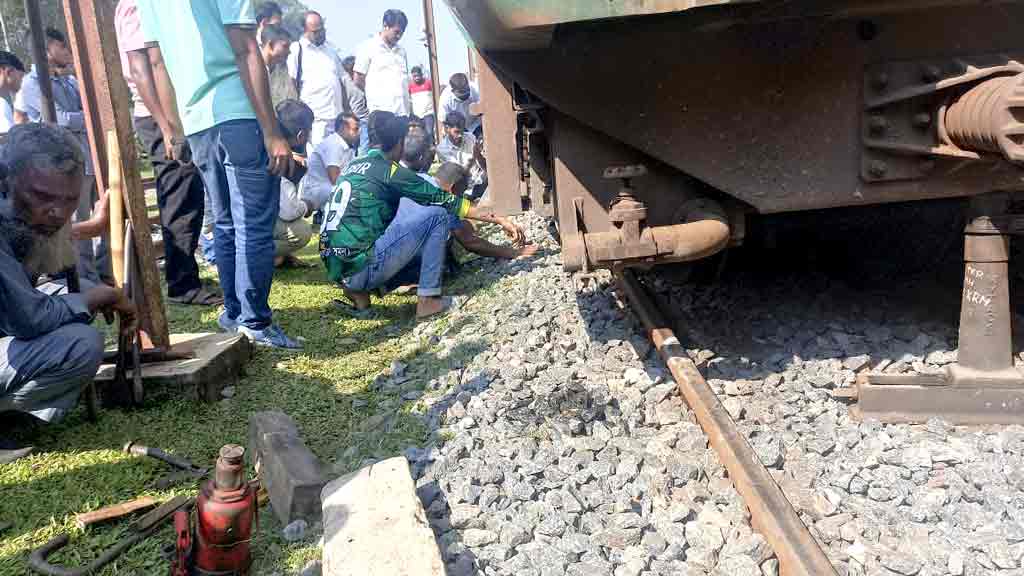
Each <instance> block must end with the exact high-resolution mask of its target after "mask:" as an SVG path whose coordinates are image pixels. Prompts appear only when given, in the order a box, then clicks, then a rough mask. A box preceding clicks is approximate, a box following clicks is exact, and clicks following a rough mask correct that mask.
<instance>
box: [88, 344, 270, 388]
mask: <svg viewBox="0 0 1024 576" xmlns="http://www.w3.org/2000/svg"><path fill="white" fill-rule="evenodd" d="M171 344H172V346H171V348H170V350H171V351H172V352H174V353H175V354H182V355H184V356H186V357H187V359H184V360H172V361H169V362H157V363H153V364H144V365H143V366H142V381H143V385H144V386H145V388H146V390H147V392H146V395H147V396H148V395H149V390H151V389H154V388H166V389H169V390H170V391H171V393H172V394H174V395H177V396H181V395H183V394H184V395H187V396H194V397H195V398H197V399H199V400H203V401H206V402H216V401H217V400H220V391H221V390H222V389H223V388H225V387H227V386H234V385H235V384H236V383H237V381H238V376H239V373H240V372H241V371H242V370H243V368H244V367H245V365H246V364H247V363H248V362H249V358H250V357H251V356H252V347H251V345H250V344H249V340H248V339H246V337H245V336H243V335H241V334H173V335H172V336H171ZM113 379H114V365H113V364H104V365H102V366H100V369H99V371H98V372H97V373H96V383H97V384H98V385H99V386H100V389H101V390H102V388H103V386H104V385H106V384H107V383H109V382H110V381H112V380H113ZM193 391H194V394H193Z"/></svg>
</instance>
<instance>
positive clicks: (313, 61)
mask: <svg viewBox="0 0 1024 576" xmlns="http://www.w3.org/2000/svg"><path fill="white" fill-rule="evenodd" d="M344 73H345V70H344V68H343V67H342V65H341V58H340V57H338V50H337V49H336V48H335V47H334V45H333V44H331V43H330V42H328V41H327V30H326V29H325V28H324V19H323V17H322V16H320V14H319V13H317V12H314V11H312V10H310V11H309V12H306V18H305V20H304V24H303V34H302V38H300V39H299V41H298V42H296V43H295V44H293V45H292V48H291V54H289V56H288V74H289V75H290V76H291V77H292V80H293V81H294V82H295V89H296V90H297V91H298V93H299V99H300V100H302V102H303V103H305V104H306V105H307V106H309V107H310V109H311V110H313V117H314V120H313V131H312V132H311V133H310V138H309V144H310V148H311V149H315V148H316V145H317V144H319V143H320V141H321V140H323V139H324V138H326V137H327V136H329V135H330V134H331V131H332V130H333V129H334V121H335V120H336V119H337V118H338V115H339V114H341V113H342V112H348V110H349V102H348V95H347V94H346V93H345V86H344V85H343V84H342V81H341V78H342V74H344Z"/></svg>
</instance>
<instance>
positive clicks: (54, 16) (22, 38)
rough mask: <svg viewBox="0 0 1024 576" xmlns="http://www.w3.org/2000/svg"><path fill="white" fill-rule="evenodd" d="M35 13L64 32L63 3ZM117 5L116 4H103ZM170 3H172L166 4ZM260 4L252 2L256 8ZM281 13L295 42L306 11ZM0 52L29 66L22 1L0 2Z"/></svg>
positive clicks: (289, 3) (297, 5) (287, 5)
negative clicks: (8, 53)
mask: <svg viewBox="0 0 1024 576" xmlns="http://www.w3.org/2000/svg"><path fill="white" fill-rule="evenodd" d="M37 1H38V2H39V13H40V15H41V16H42V17H43V24H44V25H45V26H53V27H54V28H57V29H59V30H62V31H65V32H66V31H67V23H66V22H65V20H64V2H63V0H37ZM104 1H107V2H110V4H112V5H113V4H117V0H104ZM167 1H169V2H173V1H174V0H167ZM261 3H262V2H260V1H258V2H256V4H257V5H259V4H261ZM277 3H278V4H280V5H281V9H282V10H283V11H284V24H285V26H286V27H287V28H288V31H289V32H291V33H292V35H293V36H295V38H298V37H299V35H300V34H302V15H303V13H305V12H306V10H308V9H309V8H307V7H306V4H305V3H303V2H302V1H301V0H277ZM0 50H7V51H10V52H13V53H15V54H17V55H18V57H19V58H21V59H22V61H24V62H25V64H26V65H30V64H31V62H32V48H31V39H30V38H29V29H28V19H27V18H26V17H25V2H24V0H0Z"/></svg>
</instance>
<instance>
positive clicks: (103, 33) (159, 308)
mask: <svg viewBox="0 0 1024 576" xmlns="http://www.w3.org/2000/svg"><path fill="white" fill-rule="evenodd" d="M64 14H65V17H66V19H67V25H68V41H69V42H70V44H71V49H72V51H73V52H74V55H75V70H76V72H77V74H78V79H79V85H80V86H81V89H82V108H83V109H84V111H85V118H86V128H87V130H88V132H89V142H90V145H91V147H92V154H93V165H94V166H95V167H96V180H97V185H98V186H101V187H102V188H101V189H105V188H108V187H109V184H110V171H109V169H108V166H107V161H106V160H107V146H106V134H107V131H108V130H109V131H113V133H114V134H115V135H116V138H117V143H118V147H119V148H120V150H121V151H123V152H124V153H123V154H121V155H120V156H121V161H120V166H121V170H120V175H121V178H122V182H121V184H122V190H123V195H124V201H125V205H126V208H127V214H128V218H129V219H130V220H131V222H132V229H133V232H134V235H133V239H134V241H135V251H136V254H137V257H138V259H139V269H140V270H142V274H141V276H142V277H141V278H138V279H136V281H138V282H141V283H142V288H143V293H144V295H145V301H144V302H136V304H137V305H138V306H139V312H140V318H141V321H142V326H143V329H144V330H145V331H146V332H147V333H148V334H149V336H150V338H151V339H152V342H153V345H154V346H158V347H163V348H167V347H169V346H170V335H169V334H168V326H167V313H166V310H165V309H164V301H163V292H162V291H161V289H160V272H159V271H158V270H157V267H156V260H157V254H156V250H155V249H154V246H153V239H152V238H151V237H150V233H149V230H150V229H149V218H148V217H147V215H146V197H145V193H144V192H143V189H142V180H141V179H140V178H139V169H138V157H137V155H136V154H134V153H131V151H134V150H135V136H134V131H133V128H132V119H131V98H130V95H129V92H128V85H127V83H125V80H124V76H123V74H122V72H121V59H120V54H119V53H118V46H117V36H116V35H115V34H114V3H112V2H109V1H106V0H64Z"/></svg>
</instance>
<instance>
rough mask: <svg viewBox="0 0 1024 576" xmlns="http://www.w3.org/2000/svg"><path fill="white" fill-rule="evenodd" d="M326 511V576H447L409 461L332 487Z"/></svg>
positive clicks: (371, 469)
mask: <svg viewBox="0 0 1024 576" xmlns="http://www.w3.org/2000/svg"><path fill="white" fill-rule="evenodd" d="M323 507H324V510H323V516H324V552H323V567H324V572H323V573H324V576H393V575H395V574H402V575H404V576H444V574H445V569H444V562H443V561H442V560H441V551H440V550H439V549H438V547H437V541H436V540H435V539H434V533H433V532H432V531H431V530H430V524H429V523H428V522H427V515H426V513H425V512H424V510H423V505H422V504H420V499H419V498H418V497H417V496H416V485H415V483H414V482H413V480H412V475H411V474H410V473H409V463H408V462H407V461H406V459H405V458H404V457H401V456H399V457H396V458H391V459H390V460H385V461H383V462H378V463H376V464H373V465H370V466H367V467H366V468H363V469H362V470H358V471H356V472H353V473H351V474H349V475H347V476H342V477H341V478H338V479H337V480H335V481H333V482H331V483H330V484H328V485H327V486H326V487H324V491H323Z"/></svg>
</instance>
